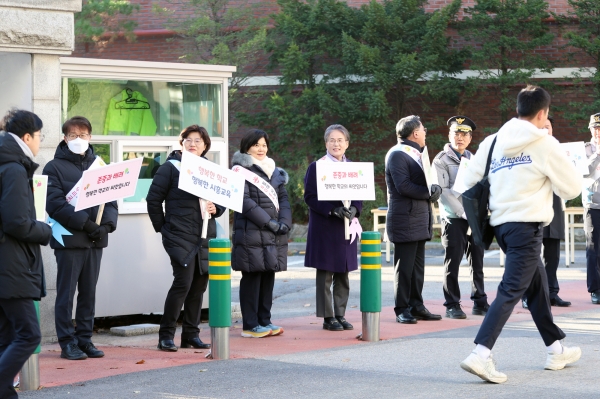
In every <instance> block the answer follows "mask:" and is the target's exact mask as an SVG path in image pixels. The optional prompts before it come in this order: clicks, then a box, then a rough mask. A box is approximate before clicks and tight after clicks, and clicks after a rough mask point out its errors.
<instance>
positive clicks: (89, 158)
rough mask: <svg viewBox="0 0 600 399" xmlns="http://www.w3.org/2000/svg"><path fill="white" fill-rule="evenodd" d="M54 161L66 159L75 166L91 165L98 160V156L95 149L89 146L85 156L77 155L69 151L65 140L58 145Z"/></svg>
mask: <svg viewBox="0 0 600 399" xmlns="http://www.w3.org/2000/svg"><path fill="white" fill-rule="evenodd" d="M54 159H64V160H67V161H69V162H72V163H74V164H78V163H86V162H89V163H90V165H91V164H92V163H93V162H94V160H95V159H96V155H95V154H94V147H93V146H92V145H90V146H89V148H88V149H87V151H86V152H85V154H84V155H83V156H81V155H80V154H75V153H74V152H73V151H71V150H69V146H68V145H67V143H66V142H65V141H64V140H63V141H61V142H60V143H59V144H58V147H56V151H55V152H54Z"/></svg>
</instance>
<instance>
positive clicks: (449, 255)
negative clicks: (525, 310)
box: [442, 218, 487, 307]
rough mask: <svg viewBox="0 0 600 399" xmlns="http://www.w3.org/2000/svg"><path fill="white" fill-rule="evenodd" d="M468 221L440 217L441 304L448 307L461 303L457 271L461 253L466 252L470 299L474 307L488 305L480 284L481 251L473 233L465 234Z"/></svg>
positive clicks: (481, 275) (482, 285)
mask: <svg viewBox="0 0 600 399" xmlns="http://www.w3.org/2000/svg"><path fill="white" fill-rule="evenodd" d="M467 231H469V222H467V221H466V220H465V219H460V218H459V219H456V218H452V219H449V220H445V219H442V245H443V246H444V250H445V256H444V297H445V298H446V302H444V306H446V307H451V306H454V305H457V304H459V303H460V286H459V285H458V271H459V270H460V263H461V262H462V258H463V255H467V260H468V261H469V266H470V267H471V300H472V301H473V302H474V303H475V305H477V306H482V307H483V306H485V305H486V304H487V295H486V293H485V289H484V283H483V254H484V250H483V248H481V247H480V246H478V245H475V242H474V241H473V236H472V235H467Z"/></svg>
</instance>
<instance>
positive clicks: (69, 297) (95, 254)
mask: <svg viewBox="0 0 600 399" xmlns="http://www.w3.org/2000/svg"><path fill="white" fill-rule="evenodd" d="M54 255H55V256H56V263H57V275H56V302H55V308H54V322H55V324H56V335H57V336H58V343H59V344H60V347H61V348H63V349H64V348H65V347H66V346H67V344H69V343H71V342H74V343H76V344H79V345H85V344H87V343H88V342H91V340H92V332H93V330H94V314H95V310H96V284H97V283H98V276H99V275H100V262H101V260H102V249H101V248H87V249H85V248H84V249H78V248H72V249H55V250H54ZM75 289H77V291H78V293H77V308H76V309H75V323H76V324H77V328H75V327H74V326H73V298H74V297H75Z"/></svg>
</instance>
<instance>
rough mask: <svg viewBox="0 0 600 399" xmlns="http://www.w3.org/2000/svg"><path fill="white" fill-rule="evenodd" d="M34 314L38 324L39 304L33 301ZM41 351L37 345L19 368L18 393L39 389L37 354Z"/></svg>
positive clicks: (40, 347) (38, 360)
mask: <svg viewBox="0 0 600 399" xmlns="http://www.w3.org/2000/svg"><path fill="white" fill-rule="evenodd" d="M33 305H34V306H35V312H36V313H37V318H38V324H39V322H40V302H39V301H33ZM41 351H42V345H41V344H40V345H38V347H37V348H35V351H33V354H32V355H31V356H30V357H29V359H27V361H26V362H25V364H24V365H23V367H22V368H21V375H20V376H19V390H20V391H36V390H38V389H39V388H40V385H41V384H40V359H39V353H40V352H41Z"/></svg>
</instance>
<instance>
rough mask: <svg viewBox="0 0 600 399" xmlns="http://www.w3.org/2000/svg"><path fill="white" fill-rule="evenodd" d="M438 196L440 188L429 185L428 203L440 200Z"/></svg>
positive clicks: (440, 193) (435, 185)
mask: <svg viewBox="0 0 600 399" xmlns="http://www.w3.org/2000/svg"><path fill="white" fill-rule="evenodd" d="M440 195H442V188H441V187H440V186H438V185H437V184H432V185H431V196H430V197H429V202H435V201H437V200H439V199H440Z"/></svg>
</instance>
